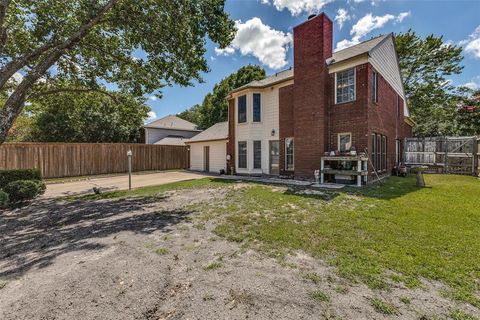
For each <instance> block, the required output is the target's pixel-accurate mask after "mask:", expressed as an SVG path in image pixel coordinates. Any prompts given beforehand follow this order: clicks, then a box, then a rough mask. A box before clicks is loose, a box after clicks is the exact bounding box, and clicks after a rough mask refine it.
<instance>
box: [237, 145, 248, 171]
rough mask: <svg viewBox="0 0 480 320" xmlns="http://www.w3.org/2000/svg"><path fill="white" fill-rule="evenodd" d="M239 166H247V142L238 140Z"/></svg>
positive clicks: (244, 167) (243, 167)
mask: <svg viewBox="0 0 480 320" xmlns="http://www.w3.org/2000/svg"><path fill="white" fill-rule="evenodd" d="M238 167H239V168H242V169H246V168H247V142H246V141H239V142H238Z"/></svg>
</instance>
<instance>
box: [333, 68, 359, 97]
mask: <svg viewBox="0 0 480 320" xmlns="http://www.w3.org/2000/svg"><path fill="white" fill-rule="evenodd" d="M354 100H355V68H352V69H348V70H344V71H340V72H337V73H336V74H335V103H344V102H350V101H354Z"/></svg>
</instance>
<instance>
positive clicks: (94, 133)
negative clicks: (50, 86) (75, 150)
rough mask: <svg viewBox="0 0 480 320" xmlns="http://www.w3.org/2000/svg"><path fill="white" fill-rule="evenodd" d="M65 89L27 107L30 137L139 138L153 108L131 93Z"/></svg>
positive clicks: (44, 139)
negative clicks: (65, 90)
mask: <svg viewBox="0 0 480 320" xmlns="http://www.w3.org/2000/svg"><path fill="white" fill-rule="evenodd" d="M111 95H112V96H107V95H105V94H102V93H99V92H88V93H77V92H63V93H60V94H56V95H46V96H43V97H41V98H39V99H38V100H37V101H36V103H35V105H34V107H33V106H32V107H30V108H29V109H28V111H29V113H30V117H31V119H32V125H31V129H30V134H29V136H28V137H27V140H28V141H41V142H136V141H137V139H138V138H139V137H140V132H141V128H142V126H143V123H144V120H145V119H146V117H147V115H148V111H150V108H149V107H148V106H146V105H145V103H144V99H143V98H142V99H136V98H134V97H133V96H132V95H130V94H121V93H111Z"/></svg>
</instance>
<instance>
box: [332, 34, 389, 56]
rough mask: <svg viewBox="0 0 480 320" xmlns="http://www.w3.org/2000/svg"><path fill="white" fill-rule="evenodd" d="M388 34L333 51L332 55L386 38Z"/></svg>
mask: <svg viewBox="0 0 480 320" xmlns="http://www.w3.org/2000/svg"><path fill="white" fill-rule="evenodd" d="M390 34H391V33H387V34H381V35H378V36H376V37H373V38H370V39H368V40H365V41H362V42H359V43H357V44H354V45H353V46H350V47H347V48H343V49H341V50H338V51H335V52H333V53H339V52H342V51H344V50H348V49H352V48H354V47H356V46H359V45H361V44H365V43H367V42H370V41H373V40H376V39H378V38H380V37H386V36H388V35H390Z"/></svg>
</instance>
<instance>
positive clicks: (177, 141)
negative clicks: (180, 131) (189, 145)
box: [154, 137, 188, 146]
mask: <svg viewBox="0 0 480 320" xmlns="http://www.w3.org/2000/svg"><path fill="white" fill-rule="evenodd" d="M187 140H188V138H180V137H165V138H163V139H160V140H158V141H157V142H155V143H154V144H157V145H162V146H184V145H185V141H187Z"/></svg>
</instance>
